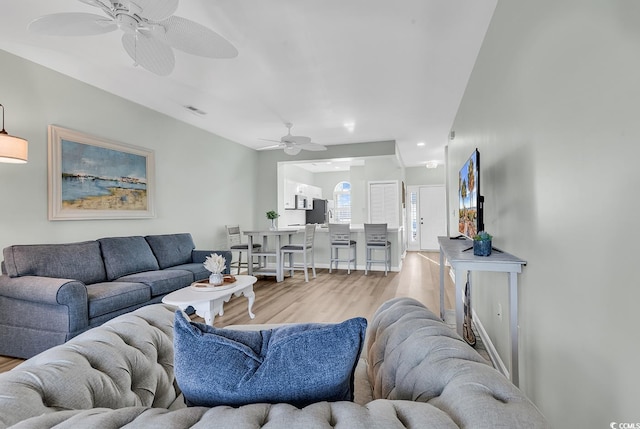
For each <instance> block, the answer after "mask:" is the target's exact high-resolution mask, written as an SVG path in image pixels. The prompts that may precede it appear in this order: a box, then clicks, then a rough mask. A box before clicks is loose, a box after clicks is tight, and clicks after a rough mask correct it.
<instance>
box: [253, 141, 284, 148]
mask: <svg viewBox="0 0 640 429" xmlns="http://www.w3.org/2000/svg"><path fill="white" fill-rule="evenodd" d="M272 141H273V140H272ZM281 147H284V145H282V144H272V145H271V146H265V147H260V148H258V149H256V150H270V149H280V148H281Z"/></svg>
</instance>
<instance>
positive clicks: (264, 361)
mask: <svg viewBox="0 0 640 429" xmlns="http://www.w3.org/2000/svg"><path fill="white" fill-rule="evenodd" d="M366 328H367V320H366V319H364V318H362V317H358V318H353V319H349V320H346V321H344V322H342V323H338V324H319V323H311V324H294V325H287V326H283V327H278V328H275V329H269V330H261V331H234V330H229V329H219V328H214V327H212V326H209V325H204V324H201V323H194V322H191V321H190V320H188V319H187V318H186V315H185V314H184V313H183V312H182V311H176V317H175V327H174V349H175V357H174V359H175V362H174V368H175V374H176V380H177V382H178V385H179V387H180V389H181V390H182V393H183V395H184V397H185V399H186V402H187V405H190V406H207V407H213V406H217V405H230V406H241V405H245V404H251V403H280V402H283V403H289V404H292V405H294V406H297V407H304V406H306V405H309V404H312V403H314V402H320V401H343V400H346V401H353V382H354V380H353V374H354V371H355V368H356V365H357V363H358V359H359V357H360V352H361V350H362V346H363V344H364V337H365V331H366Z"/></svg>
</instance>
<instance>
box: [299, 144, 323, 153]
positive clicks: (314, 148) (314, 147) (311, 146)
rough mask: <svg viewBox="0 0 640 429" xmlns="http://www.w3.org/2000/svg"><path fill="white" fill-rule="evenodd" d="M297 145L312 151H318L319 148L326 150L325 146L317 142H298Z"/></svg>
mask: <svg viewBox="0 0 640 429" xmlns="http://www.w3.org/2000/svg"><path fill="white" fill-rule="evenodd" d="M298 146H300V147H301V148H302V149H304V150H309V151H312V152H318V151H321V150H327V147H326V146H323V145H321V144H318V143H303V144H300V145H298Z"/></svg>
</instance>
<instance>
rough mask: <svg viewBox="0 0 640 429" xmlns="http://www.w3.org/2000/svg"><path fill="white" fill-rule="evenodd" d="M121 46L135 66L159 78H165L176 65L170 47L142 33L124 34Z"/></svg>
mask: <svg viewBox="0 0 640 429" xmlns="http://www.w3.org/2000/svg"><path fill="white" fill-rule="evenodd" d="M122 46H124V49H125V51H127V54H129V56H130V57H131V58H132V59H133V61H135V62H136V64H139V65H141V66H142V67H144V68H145V69H147V70H149V71H150V72H152V73H155V74H157V75H159V76H167V75H168V74H170V73H171V72H172V71H173V68H174V67H175V65H176V58H175V56H174V55H173V51H172V50H171V47H169V46H167V45H165V44H164V43H162V42H161V41H159V40H156V39H153V38H151V37H147V36H145V35H144V34H143V33H140V32H138V33H136V35H133V34H129V33H125V34H124V35H123V36H122Z"/></svg>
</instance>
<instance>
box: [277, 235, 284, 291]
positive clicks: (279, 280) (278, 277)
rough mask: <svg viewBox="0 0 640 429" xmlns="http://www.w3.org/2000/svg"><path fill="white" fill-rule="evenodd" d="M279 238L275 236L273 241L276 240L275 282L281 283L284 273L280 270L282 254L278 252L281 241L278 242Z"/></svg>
mask: <svg viewBox="0 0 640 429" xmlns="http://www.w3.org/2000/svg"><path fill="white" fill-rule="evenodd" d="M280 237H282V236H281V235H280V234H277V235H276V236H275V240H276V281H277V282H281V281H283V280H284V272H283V270H282V260H281V259H282V252H280V247H282V246H281V244H282V243H281V241H280Z"/></svg>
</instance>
